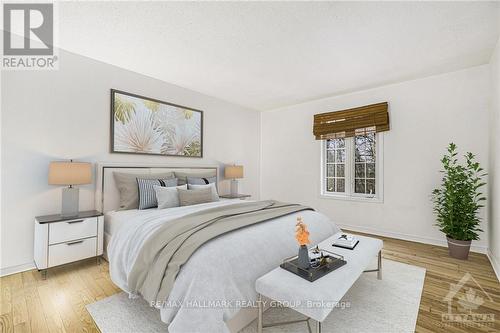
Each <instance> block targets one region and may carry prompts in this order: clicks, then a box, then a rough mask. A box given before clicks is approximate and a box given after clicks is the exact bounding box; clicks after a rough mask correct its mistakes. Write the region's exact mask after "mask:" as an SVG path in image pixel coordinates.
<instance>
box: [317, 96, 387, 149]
mask: <svg viewBox="0 0 500 333" xmlns="http://www.w3.org/2000/svg"><path fill="white" fill-rule="evenodd" d="M388 130H389V113H388V112H387V102H383V103H377V104H371V105H366V106H361V107H357V108H353V109H347V110H341V111H334V112H326V113H319V114H315V115H314V127H313V134H314V136H315V137H316V140H326V139H333V138H344V137H352V136H355V135H362V134H367V133H375V132H383V131H388Z"/></svg>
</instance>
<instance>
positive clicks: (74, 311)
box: [0, 237, 500, 333]
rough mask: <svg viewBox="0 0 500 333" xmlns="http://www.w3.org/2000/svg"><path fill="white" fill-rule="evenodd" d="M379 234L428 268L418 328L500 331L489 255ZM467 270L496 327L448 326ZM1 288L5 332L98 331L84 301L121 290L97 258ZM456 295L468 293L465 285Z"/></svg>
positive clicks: (396, 255) (499, 297)
mask: <svg viewBox="0 0 500 333" xmlns="http://www.w3.org/2000/svg"><path fill="white" fill-rule="evenodd" d="M379 238H382V239H383V240H384V250H383V257H384V258H386V259H390V260H395V261H400V262H404V263H407V264H411V265H417V266H421V267H424V268H426V269H427V273H426V277H425V284H424V290H423V293H422V299H421V302H420V310H419V314H418V320H417V327H416V332H421V333H429V332H452V333H453V332H456V333H464V332H499V331H500V284H499V282H498V280H497V278H496V276H495V273H494V272H493V269H492V267H491V265H490V263H489V261H488V259H487V258H486V256H485V255H483V254H477V253H471V255H470V257H469V260H468V261H461V260H456V259H452V258H450V257H448V252H447V249H446V248H443V247H438V246H432V245H425V244H420V243H413V242H407V241H402V240H396V239H391V238H384V237H379ZM466 273H470V274H471V275H472V276H473V278H474V279H475V280H476V281H477V282H478V283H479V285H480V286H481V287H482V288H483V289H484V291H485V292H486V293H487V294H488V296H485V295H483V294H482V291H481V290H480V288H479V287H478V286H477V285H475V282H474V281H473V280H472V279H471V280H469V281H468V282H467V283H466V286H467V287H471V288H473V290H475V291H476V295H477V296H479V297H481V298H482V299H483V300H484V303H483V304H482V305H481V306H480V307H479V308H478V309H476V310H474V311H473V312H474V313H482V314H493V315H494V318H495V321H494V322H493V323H491V326H486V325H483V326H476V327H461V326H457V325H449V326H445V325H444V323H443V321H442V319H441V315H442V314H443V313H447V312H448V303H447V302H445V301H444V300H443V298H444V297H445V296H446V295H447V293H448V292H449V290H450V283H458V281H460V279H462V278H463V276H464V274H466ZM0 287H1V294H0V295H1V296H0V297H1V303H0V305H1V307H0V328H1V332H98V331H99V330H98V329H97V327H96V326H95V324H94V322H93V320H92V318H91V317H90V315H89V313H88V312H87V310H86V309H85V305H86V304H89V303H93V302H95V301H96V300H99V299H102V298H105V297H108V296H111V295H113V294H115V293H117V292H119V289H118V288H117V287H116V286H115V285H114V284H113V283H112V282H111V280H110V278H109V273H108V264H107V263H106V262H105V261H103V262H102V264H101V265H96V261H95V259H93V260H87V261H84V262H80V263H76V264H71V265H67V266H62V267H58V268H54V269H52V270H50V271H49V275H48V278H47V280H42V278H41V276H40V274H39V273H38V272H37V271H36V270H34V271H28V272H23V273H19V274H14V275H10V276H6V277H3V278H0ZM457 295H458V296H459V297H460V296H463V295H465V292H464V290H460V291H459V292H458V294H457ZM490 298H491V299H490ZM458 306H459V305H458V303H457V302H456V300H455V301H454V302H453V303H452V311H456V312H460V309H457V307H458ZM326 333H329V332H326Z"/></svg>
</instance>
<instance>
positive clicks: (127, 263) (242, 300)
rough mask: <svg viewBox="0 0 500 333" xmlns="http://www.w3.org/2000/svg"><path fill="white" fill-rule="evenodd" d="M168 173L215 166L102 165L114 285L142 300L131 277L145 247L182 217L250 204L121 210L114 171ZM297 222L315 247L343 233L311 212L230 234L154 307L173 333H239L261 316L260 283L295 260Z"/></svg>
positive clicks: (211, 244)
mask: <svg viewBox="0 0 500 333" xmlns="http://www.w3.org/2000/svg"><path fill="white" fill-rule="evenodd" d="M170 170H182V171H184V172H190V173H193V174H196V173H200V174H201V173H206V172H213V173H214V174H215V175H216V176H217V177H218V168H217V167H216V166H203V167H182V166H178V167H171V166H168V167H165V166H161V165H134V166H131V165H123V164H109V163H108V164H102V163H101V164H98V172H97V180H98V184H99V185H98V189H97V192H98V193H97V195H96V198H97V200H98V202H97V203H96V204H98V205H97V206H98V207H100V208H101V209H102V210H103V212H104V214H105V219H104V220H105V222H104V223H105V257H106V259H107V260H108V261H109V265H110V275H111V278H112V280H113V282H114V283H115V284H116V285H117V286H119V287H120V288H121V289H123V290H124V291H126V292H127V293H129V295H130V296H131V297H141V294H140V293H138V292H137V291H136V290H135V289H134V288H133V287H132V286H131V285H129V281H130V275H131V270H132V269H133V265H134V263H135V261H136V260H137V256H138V253H139V252H140V251H141V250H142V248H143V247H144V244H145V243H146V242H147V241H148V240H149V239H151V238H154V236H155V234H156V233H159V232H160V231H159V230H161V228H165V226H169V223H179V222H178V221H179V218H184V217H186V216H192V215H193V214H204V213H206V212H209V211H212V210H217V209H222V210H224V209H225V210H229V209H233V208H235V207H242V208H241V209H245V207H246V206H245V205H248V206H250V205H256V203H252V201H247V202H245V203H244V202H242V201H239V200H221V201H218V202H212V203H204V204H199V205H193V206H186V207H176V208H169V209H148V210H142V211H141V210H136V209H133V210H122V211H117V207H118V196H119V193H118V191H117V189H116V187H115V185H114V179H113V172H115V171H120V172H130V173H144V172H148V173H159V172H164V171H170ZM297 216H302V218H303V219H304V221H305V222H306V224H307V225H308V227H309V231H310V233H311V237H310V240H311V243H313V244H314V243H318V242H320V241H322V240H323V239H325V238H327V237H329V236H331V235H333V234H334V233H336V232H338V231H339V229H338V227H336V226H335V224H334V223H332V222H331V221H330V220H329V219H328V218H327V217H326V216H325V215H323V214H320V213H318V212H315V211H312V210H302V211H298V212H295V213H290V214H286V215H283V216H280V217H277V218H273V219H271V220H270V221H266V222H262V223H256V224H253V225H249V226H247V227H244V228H240V229H237V230H235V231H231V232H227V233H224V234H222V235H219V236H217V237H216V238H214V239H211V240H209V241H208V242H206V243H204V244H203V245H201V246H200V247H199V248H198V249H197V250H196V251H195V252H194V253H193V254H192V255H191V256H190V257H189V260H188V261H187V262H186V263H185V264H184V265H182V267H181V268H180V270H179V272H178V274H177V275H176V278H175V282H174V283H173V286H172V288H171V289H170V290H169V293H168V297H164V299H162V302H154V303H152V305H153V306H155V307H156V308H158V309H159V311H160V315H161V319H162V321H163V322H165V323H167V324H168V329H169V332H170V333H182V332H238V331H239V330H240V329H242V328H243V327H245V326H246V325H247V324H249V323H250V322H251V321H252V320H253V319H255V318H256V316H257V310H256V308H255V307H254V305H255V303H254V302H255V301H256V298H257V294H256V292H255V281H256V279H257V278H258V277H259V276H261V275H263V274H265V273H266V272H268V271H270V270H272V269H273V268H275V267H276V266H277V265H278V264H279V263H280V262H281V260H282V259H283V258H285V257H289V256H291V255H293V254H295V253H296V251H297V245H296V241H295V239H294V230H295V223H296V218H297Z"/></svg>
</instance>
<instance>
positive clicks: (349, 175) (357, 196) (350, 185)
mask: <svg viewBox="0 0 500 333" xmlns="http://www.w3.org/2000/svg"><path fill="white" fill-rule="evenodd" d="M375 135H376V143H375V145H376V148H375V149H376V152H377V153H376V154H377V155H376V160H375V163H376V167H375V188H376V189H377V191H376V192H377V193H376V194H375V195H370V194H361V193H354V177H353V174H354V149H353V148H354V147H353V144H354V140H353V139H352V140H351V138H346V139H350V140H347V141H346V163H345V171H344V172H345V176H346V177H345V179H346V185H345V186H346V190H348V191H346V192H345V193H339V192H337V193H332V192H327V191H326V140H319V142H320V149H321V164H320V177H321V179H320V197H321V198H325V199H336V200H351V201H362V202H380V203H382V202H384V133H383V132H379V133H376V134H375ZM348 152H349V154H348V155H349V156H347V153H348Z"/></svg>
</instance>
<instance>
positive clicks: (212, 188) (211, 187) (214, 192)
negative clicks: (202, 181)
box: [187, 183, 219, 201]
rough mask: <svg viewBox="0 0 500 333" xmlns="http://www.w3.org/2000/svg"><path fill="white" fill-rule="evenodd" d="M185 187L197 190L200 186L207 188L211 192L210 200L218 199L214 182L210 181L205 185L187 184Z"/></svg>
mask: <svg viewBox="0 0 500 333" xmlns="http://www.w3.org/2000/svg"><path fill="white" fill-rule="evenodd" d="M187 187H188V189H189V190H199V189H201V188H209V189H210V191H211V192H212V201H219V193H217V187H215V183H210V184H206V185H193V184H188V185H187Z"/></svg>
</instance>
